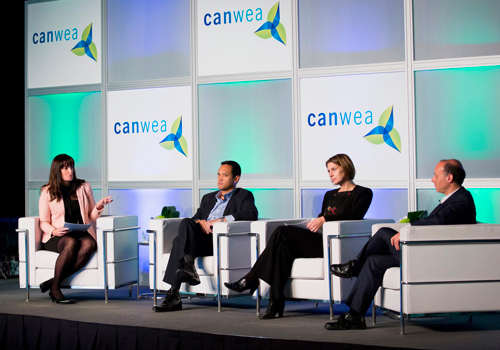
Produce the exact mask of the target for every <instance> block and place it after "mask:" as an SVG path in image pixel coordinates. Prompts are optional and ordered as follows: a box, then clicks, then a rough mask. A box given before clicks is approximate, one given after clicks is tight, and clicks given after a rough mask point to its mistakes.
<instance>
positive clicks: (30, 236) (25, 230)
mask: <svg viewBox="0 0 500 350" xmlns="http://www.w3.org/2000/svg"><path fill="white" fill-rule="evenodd" d="M17 232H18V244H19V285H20V287H21V288H24V287H26V284H25V281H26V279H27V278H26V277H27V276H26V273H27V274H28V278H29V279H28V280H29V284H30V285H31V284H33V283H35V281H36V279H35V270H36V269H35V266H36V264H35V257H36V252H37V250H40V249H41V248H42V230H41V228H40V218H39V217H38V216H31V217H24V218H20V219H19V224H18V229H17ZM26 244H27V246H26ZM26 259H28V261H26ZM26 264H28V270H27V269H26Z"/></svg>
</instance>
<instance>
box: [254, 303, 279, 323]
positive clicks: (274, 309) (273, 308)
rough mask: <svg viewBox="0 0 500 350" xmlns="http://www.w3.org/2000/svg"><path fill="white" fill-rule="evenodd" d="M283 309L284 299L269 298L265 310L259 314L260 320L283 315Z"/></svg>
mask: <svg viewBox="0 0 500 350" xmlns="http://www.w3.org/2000/svg"><path fill="white" fill-rule="evenodd" d="M283 310H285V301H284V300H269V305H268V306H267V311H266V312H265V313H264V314H262V315H259V318H260V319H261V320H270V319H273V318H275V317H276V314H278V317H283Z"/></svg>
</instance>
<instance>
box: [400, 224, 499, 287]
mask: <svg viewBox="0 0 500 350" xmlns="http://www.w3.org/2000/svg"><path fill="white" fill-rule="evenodd" d="M499 265H500V225H492V224H471V225H439V226H408V227H405V228H403V229H402V230H401V272H402V280H403V282H405V283H427V282H432V283H436V282H460V281H498V280H500V270H498V269H496V268H494V267H495V266H499Z"/></svg>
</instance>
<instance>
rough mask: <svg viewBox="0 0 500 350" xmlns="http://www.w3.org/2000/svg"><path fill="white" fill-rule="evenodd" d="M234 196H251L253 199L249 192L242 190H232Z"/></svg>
mask: <svg viewBox="0 0 500 350" xmlns="http://www.w3.org/2000/svg"><path fill="white" fill-rule="evenodd" d="M234 196H244V197H246V196H252V197H253V193H252V192H250V191H249V190H246V189H244V188H236V189H235V190H234Z"/></svg>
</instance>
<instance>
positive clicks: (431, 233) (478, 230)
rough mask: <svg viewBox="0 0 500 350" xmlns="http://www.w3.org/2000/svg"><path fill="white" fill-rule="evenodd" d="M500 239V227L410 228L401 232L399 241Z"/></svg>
mask: <svg viewBox="0 0 500 350" xmlns="http://www.w3.org/2000/svg"><path fill="white" fill-rule="evenodd" d="M490 239H500V225H494V224H470V225H432V226H410V225H408V226H407V227H405V228H403V229H402V230H401V241H407V242H418V241H470V240H478V241H479V240H490Z"/></svg>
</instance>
